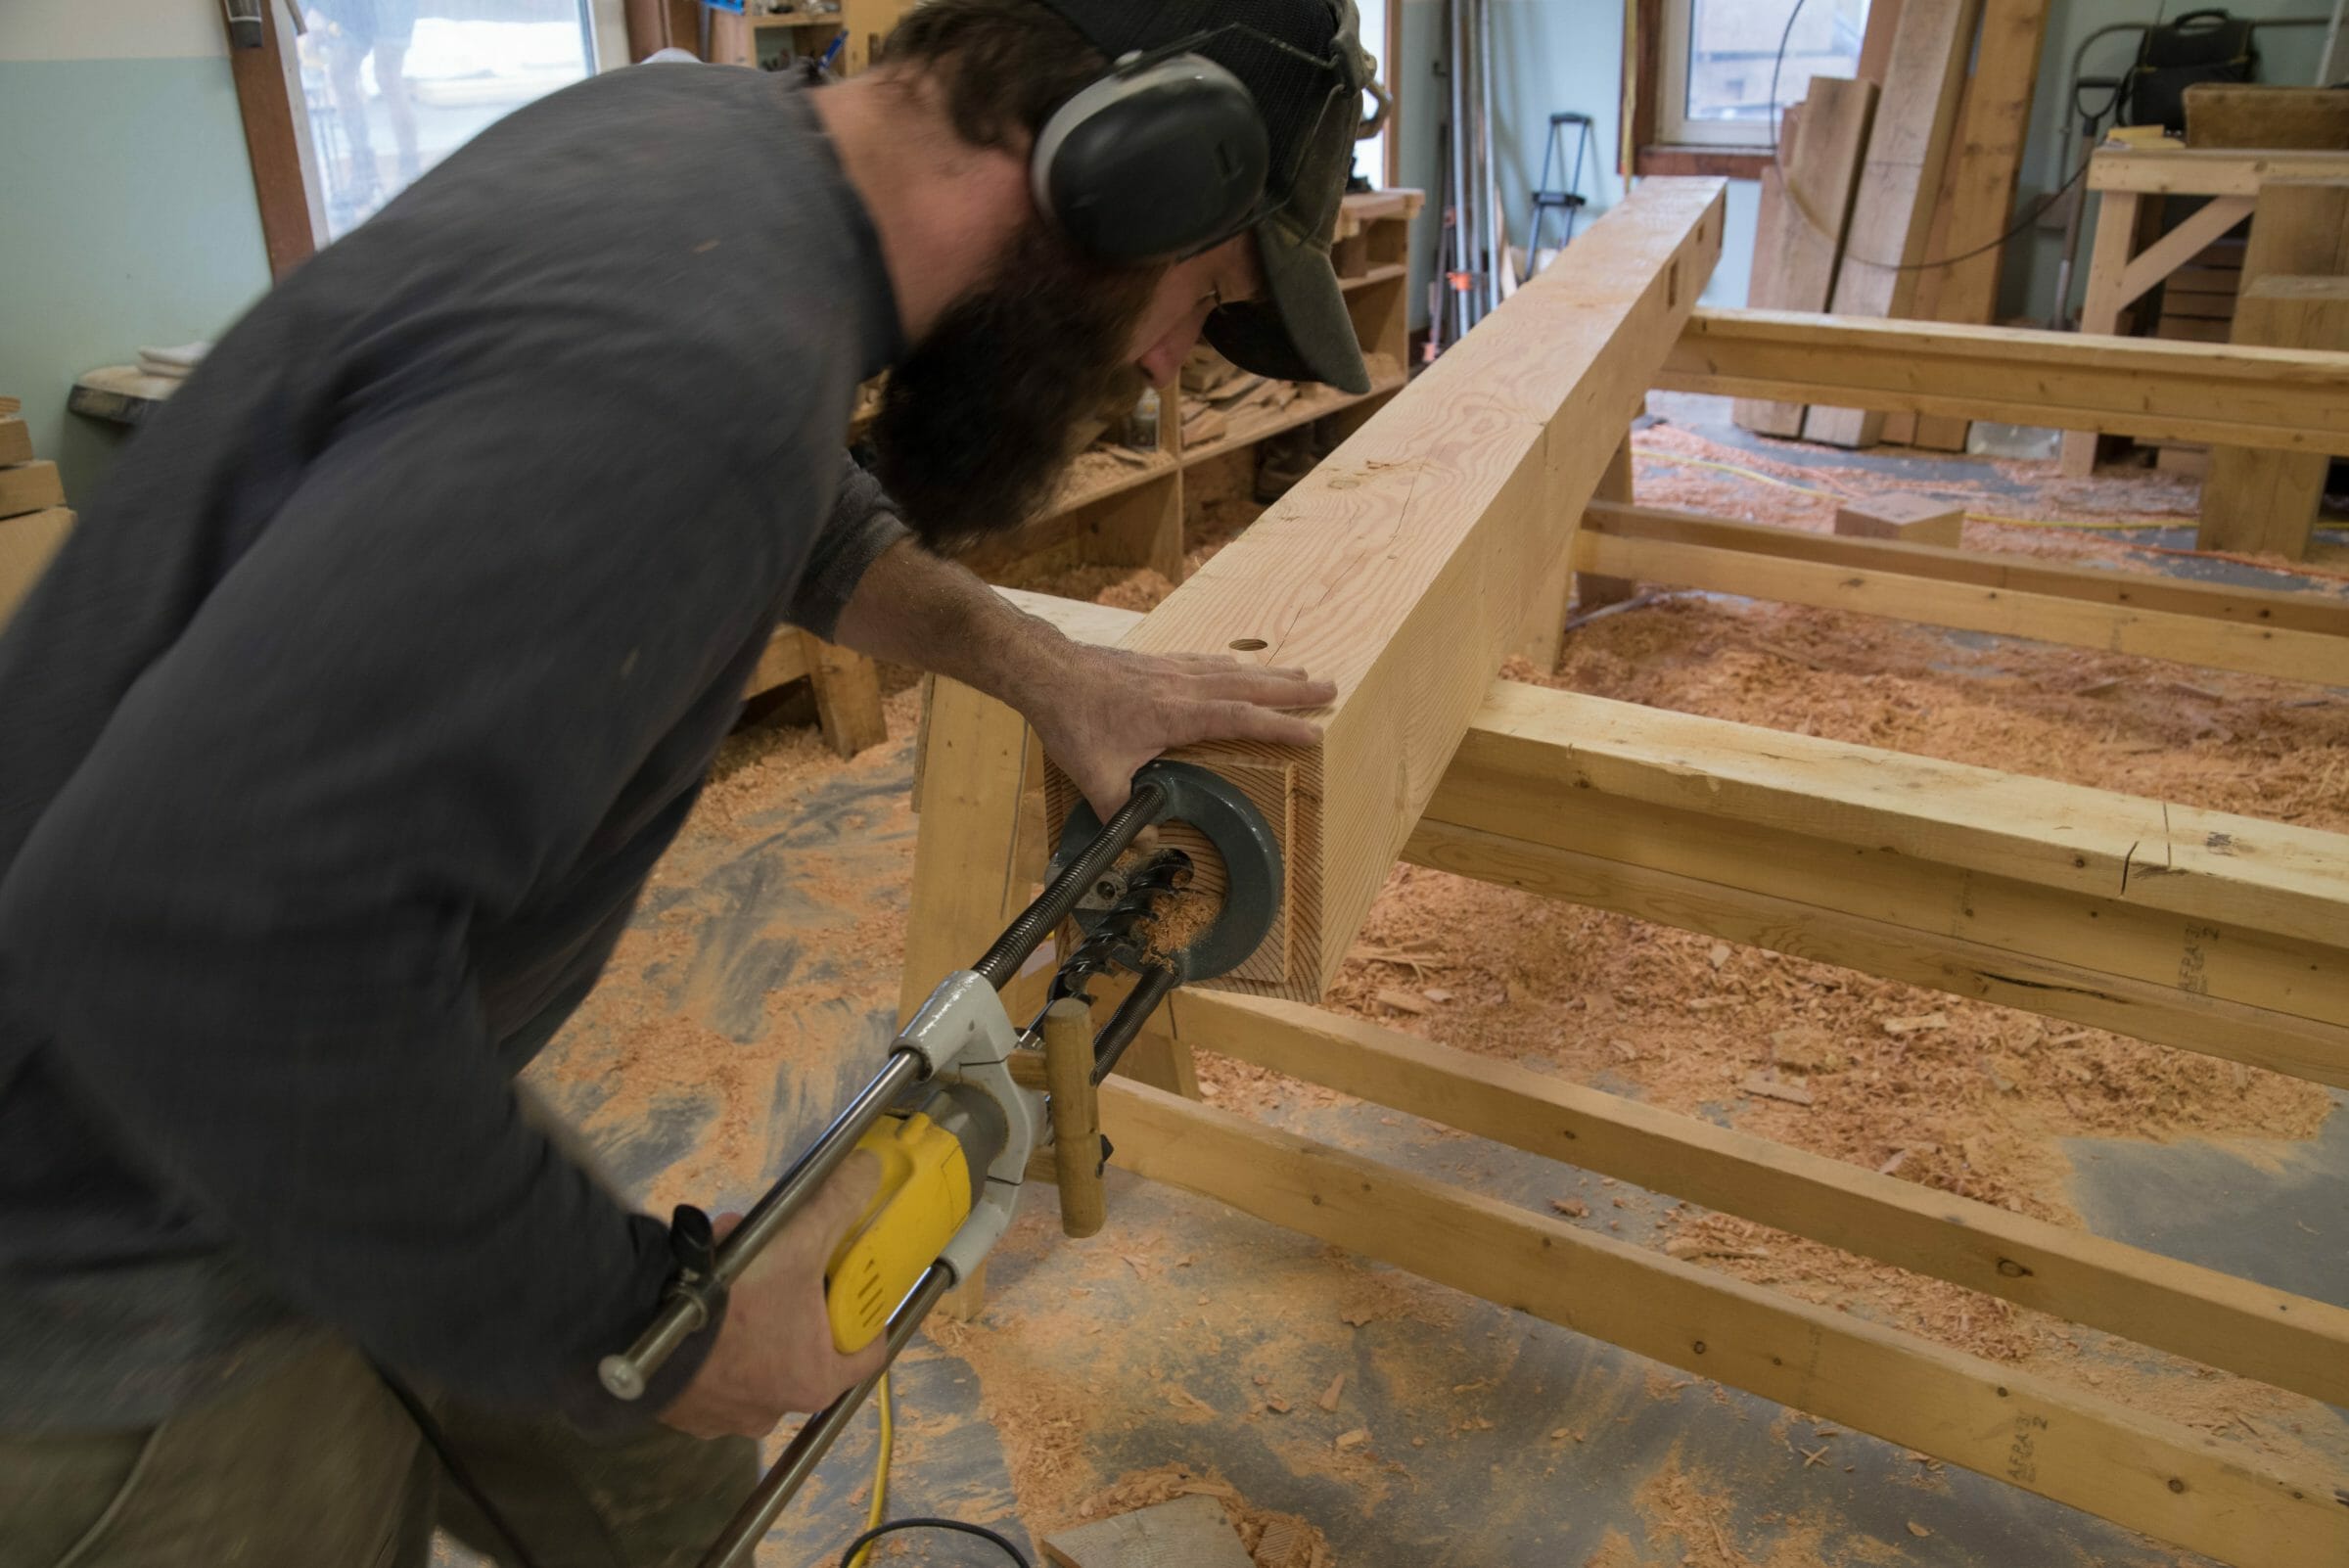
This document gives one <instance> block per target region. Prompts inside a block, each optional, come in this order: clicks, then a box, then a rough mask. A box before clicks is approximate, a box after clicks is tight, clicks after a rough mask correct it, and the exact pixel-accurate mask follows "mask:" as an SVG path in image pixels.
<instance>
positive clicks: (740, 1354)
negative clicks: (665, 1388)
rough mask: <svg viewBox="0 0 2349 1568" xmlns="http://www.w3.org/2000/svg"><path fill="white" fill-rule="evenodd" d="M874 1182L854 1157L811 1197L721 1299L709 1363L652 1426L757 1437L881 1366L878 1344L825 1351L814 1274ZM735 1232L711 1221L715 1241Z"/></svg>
mask: <svg viewBox="0 0 2349 1568" xmlns="http://www.w3.org/2000/svg"><path fill="white" fill-rule="evenodd" d="M880 1179H881V1162H880V1161H878V1160H876V1159H874V1158H873V1157H872V1156H871V1155H869V1154H864V1153H856V1154H852V1155H850V1156H849V1158H848V1160H847V1161H846V1162H845V1163H844V1164H843V1165H842V1166H841V1168H840V1169H839V1170H838V1171H835V1172H833V1173H832V1177H831V1179H830V1180H828V1181H826V1182H825V1183H824V1184H823V1186H822V1187H821V1188H820V1189H819V1190H818V1191H817V1192H816V1195H815V1198H814V1200H813V1201H812V1202H811V1203H809V1204H808V1206H807V1208H806V1211H805V1212H804V1213H802V1214H801V1215H800V1217H799V1218H798V1219H797V1220H795V1221H793V1222H791V1224H790V1225H789V1226H788V1227H787V1228H786V1229H785V1230H784V1231H783V1233H782V1234H781V1235H778V1236H777V1237H775V1239H774V1240H773V1241H772V1242H770V1243H769V1244H768V1246H767V1249H766V1250H765V1251H764V1252H762V1253H760V1255H759V1261H758V1262H757V1263H755V1264H753V1265H751V1267H750V1268H749V1269H748V1270H747V1271H746V1272H745V1273H744V1274H743V1276H742V1277H741V1278H740V1279H738V1280H736V1281H735V1282H734V1288H733V1289H732V1290H730V1291H728V1292H727V1293H726V1315H725V1319H724V1321H723V1322H722V1323H721V1324H720V1325H719V1327H718V1331H717V1343H716V1344H715V1345H714V1346H712V1347H711V1349H710V1356H709V1359H708V1360H704V1361H703V1362H702V1364H701V1367H700V1369H699V1370H697V1371H696V1372H695V1373H694V1374H693V1381H692V1382H690V1383H688V1384H686V1385H685V1392H684V1393H682V1394H679V1395H678V1396H677V1397H676V1398H675V1399H674V1400H672V1401H670V1402H669V1407H668V1409H666V1410H663V1411H662V1412H661V1419H662V1420H663V1421H664V1422H666V1423H667V1424H668V1425H670V1426H673V1427H675V1428H676V1429H677V1430H678V1431H680V1432H687V1433H690V1434H692V1435H693V1436H695V1437H700V1438H716V1437H764V1436H766V1434H767V1433H769V1432H771V1431H773V1430H774V1429H775V1427H776V1425H777V1424H778V1423H779V1422H781V1421H782V1419H783V1417H784V1416H786V1415H789V1414H792V1413H794V1412H795V1411H798V1412H808V1413H812V1412H814V1411H816V1410H820V1409H822V1408H823V1407H825V1406H827V1405H829V1404H831V1403H832V1401H833V1400H834V1399H836V1398H838V1397H839V1395H840V1394H841V1393H842V1392H843V1391H845V1390H847V1389H848V1388H850V1387H852V1386H853V1385H854V1384H856V1383H857V1382H859V1381H861V1380H862V1379H864V1378H866V1377H868V1376H870V1375H871V1374H873V1373H874V1372H877V1371H879V1370H880V1369H881V1367H882V1364H883V1362H884V1361H885V1360H887V1359H888V1349H889V1346H888V1342H887V1339H886V1338H880V1339H875V1340H874V1341H873V1342H872V1343H871V1344H870V1345H867V1346H866V1347H865V1348H864V1349H862V1350H860V1351H858V1352H857V1353H856V1354H855V1355H853V1356H843V1355H841V1354H840V1352H839V1351H837V1350H834V1349H833V1348H832V1322H831V1319H830V1317H829V1316H827V1315H826V1314H825V1310H824V1266H825V1265H826V1264H827V1263H829V1262H831V1259H832V1252H833V1249H834V1248H836V1247H838V1246H839V1245H840V1243H841V1240H842V1239H843V1238H844V1237H846V1236H847V1235H848V1233H849V1232H850V1230H852V1228H854V1226H855V1224H856V1221H857V1218H858V1217H859V1216H860V1215H862V1214H863V1212H864V1205H865V1202H866V1200H867V1199H869V1198H870V1197H871V1196H872V1195H873V1188H874V1187H875V1186H876V1185H877V1184H878V1183H879V1182H880ZM741 1222H742V1216H740V1215H721V1216H719V1217H718V1221H717V1227H716V1228H717V1233H718V1234H719V1235H720V1236H723V1235H725V1233H726V1232H727V1231H729V1230H732V1229H733V1228H734V1226H735V1225H737V1224H739V1223H741Z"/></svg>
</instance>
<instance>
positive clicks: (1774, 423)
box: [1729, 76, 1876, 437]
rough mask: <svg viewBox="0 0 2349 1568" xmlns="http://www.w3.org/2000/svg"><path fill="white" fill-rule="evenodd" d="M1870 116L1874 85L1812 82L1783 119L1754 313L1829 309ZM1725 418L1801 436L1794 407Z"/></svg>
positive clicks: (1757, 253) (1768, 192)
mask: <svg viewBox="0 0 2349 1568" xmlns="http://www.w3.org/2000/svg"><path fill="white" fill-rule="evenodd" d="M1875 109H1876V88H1875V84H1874V83H1873V82H1867V81H1846V80H1843V79H1840V78H1838V77H1834V76H1814V77H1812V78H1811V90H1810V92H1809V94H1808V95H1807V96H1806V97H1805V98H1804V100H1803V102H1802V103H1801V104H1800V105H1798V106H1797V107H1796V109H1790V110H1788V111H1787V112H1786V128H1785V129H1783V130H1781V132H1780V138H1779V139H1780V142H1781V145H1782V148H1783V151H1782V153H1781V156H1780V159H1779V162H1780V163H1782V164H1783V166H1784V171H1783V175H1782V176H1781V174H1780V171H1779V169H1778V168H1777V167H1776V166H1773V167H1772V168H1771V169H1770V170H1768V171H1766V172H1765V173H1764V175H1763V183H1762V213H1761V217H1760V218H1759V219H1758V220H1757V224H1756V228H1755V232H1754V281H1753V287H1752V289H1751V290H1750V291H1749V293H1748V300H1749V302H1750V303H1751V304H1752V305H1753V306H1754V308H1756V309H1758V310H1824V309H1826V308H1827V300H1828V298H1829V297H1830V296H1831V295H1832V294H1833V292H1834V288H1835V263H1836V259H1837V257H1838V256H1840V255H1841V254H1842V252H1843V236H1844V230H1845V228H1846V227H1847V226H1848V225H1849V223H1850V221H1851V215H1852V193H1853V188H1854V186H1855V184H1856V183H1857V181H1858V180H1859V177H1860V163H1861V155H1862V154H1863V153H1864V152H1865V149H1866V146H1867V132H1868V126H1869V124H1870V123H1871V122H1872V120H1873V119H1874V116H1875ZM1797 110H1799V111H1800V113H1799V114H1798V113H1797ZM1773 190H1774V194H1775V195H1776V197H1777V201H1776V203H1775V204H1774V205H1773V202H1772V200H1771V199H1772V196H1773ZM1729 417H1730V418H1731V419H1733V420H1735V421H1736V422H1737V424H1739V425H1741V426H1743V427H1744V428H1745V429H1747V430H1750V431H1756V432H1759V433H1760V434H1762V435H1765V436H1784V437H1795V436H1800V435H1801V434H1802V433H1803V408H1802V405H1801V404H1799V403H1787V402H1778V401H1774V400H1772V399H1767V398H1740V399H1738V400H1737V402H1736V403H1734V404H1733V405H1732V406H1731V408H1730V411H1729Z"/></svg>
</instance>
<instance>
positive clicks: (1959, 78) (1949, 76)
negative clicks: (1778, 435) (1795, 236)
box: [1803, 0, 1982, 446]
mask: <svg viewBox="0 0 2349 1568" xmlns="http://www.w3.org/2000/svg"><path fill="white" fill-rule="evenodd" d="M1981 5H1982V0H1907V3H1906V4H1905V5H1903V7H1902V8H1901V21H1900V29H1899V31H1898V32H1897V33H1896V34H1895V36H1894V38H1893V44H1892V58H1891V61H1890V62H1889V63H1888V64H1887V66H1886V68H1885V76H1884V92H1883V96H1882V99H1881V100H1880V102H1879V103H1878V105H1877V109H1876V115H1875V118H1874V121H1873V123H1872V124H1871V125H1870V126H1869V128H1868V135H1867V159H1866V162H1865V165H1864V166H1863V167H1862V170H1861V174H1860V184H1859V188H1858V190H1857V192H1856V193H1855V194H1854V196H1853V199H1852V219H1851V226H1850V230H1849V233H1848V236H1847V238H1846V240H1845V244H1844V252H1843V257H1842V259H1841V260H1840V261H1839V262H1838V263H1837V266H1836V272H1835V291H1834V298H1833V301H1832V308H1833V310H1834V312H1835V313H1836V314H1837V315H1844V316H1906V315H1909V314H1910V313H1911V306H1912V304H1913V302H1914V300H1915V298H1916V285H1917V275H1916V273H1915V272H1913V271H1911V270H1908V268H1910V267H1911V265H1913V264H1914V263H1915V262H1918V261H1921V260H1923V259H1925V254H1924V249H1925V243H1926V239H1927V237H1928V235H1929V233H1930V231H1931V228H1932V216H1933V213H1932V208H1933V203H1932V199H1931V198H1932V194H1933V193H1934V192H1935V191H1938V190H1939V189H1940V188H1941V175H1942V164H1943V161H1944V159H1946V158H1947V156H1948V153H1949V147H1950V139H1951V133H1952V130H1953V128H1954V126H1955V124H1956V121H1957V97H1958V90H1959V88H1960V87H1961V85H1962V84H1963V82H1964V80H1965V67H1966V59H1967V54H1968V46H1969V45H1970V44H1971V43H1972V41H1973V35H1974V23H1975V21H1976V20H1977V19H1978V18H1979V16H1980V15H1981ZM1886 263H1897V264H1895V265H1887V264H1886ZM1883 428H1884V419H1883V415H1882V414H1881V413H1879V412H1877V411H1874V410H1868V409H1854V408H1832V407H1830V408H1819V407H1814V408H1813V409H1812V410H1811V411H1810V413H1809V415H1808V416H1806V417H1805V419H1804V421H1803V435H1804V436H1805V437H1806V438H1808V439H1811V440H1815V441H1824V442H1826V443H1828V444H1830V445H1835V446H1872V445H1873V444H1875V442H1876V440H1877V438H1879V436H1880V435H1881V434H1882V432H1883Z"/></svg>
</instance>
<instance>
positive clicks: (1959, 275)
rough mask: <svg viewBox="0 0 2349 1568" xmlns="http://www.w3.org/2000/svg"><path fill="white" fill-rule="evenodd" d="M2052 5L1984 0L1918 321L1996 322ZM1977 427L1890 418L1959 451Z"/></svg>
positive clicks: (1941, 419) (1898, 427)
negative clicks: (2008, 234) (2006, 243)
mask: <svg viewBox="0 0 2349 1568" xmlns="http://www.w3.org/2000/svg"><path fill="white" fill-rule="evenodd" d="M2047 34H2048V0H1984V4H1983V7H1982V35H1981V40H1980V43H1979V45H1978V46H1977V48H1976V49H1975V53H1974V70H1973V74H1972V75H1971V76H1970V77H1968V78H1967V79H1966V83H1965V86H1964V89H1963V95H1962V98H1961V102H1960V107H1959V111H1958V123H1957V139H1956V141H1955V142H1953V143H1952V145H1951V148H1950V152H1949V156H1948V157H1947V158H1946V159H1944V161H1943V171H1942V184H1941V199H1940V202H1939V204H1938V205H1937V207H1936V208H1935V210H1934V214H1933V223H1932V227H1931V229H1930V230H1929V232H1928V234H1927V237H1926V243H1925V257H1924V259H1925V260H1926V261H1927V262H1928V263H1931V262H1934V261H1940V260H1945V259H1946V261H1947V263H1948V264H1947V265H1943V266H1934V265H1930V264H1928V265H1927V266H1925V267H1924V268H1922V269H1921V270H1920V271H1919V272H1918V273H1917V284H1916V300H1915V308H1914V309H1913V310H1911V312H1910V314H1911V316H1913V317H1914V319H1916V320H1918V321H1952V322H1957V323H1960V324H1962V325H1966V326H1975V327H1987V326H1989V325H1991V324H1992V322H1994V321H1996V320H1997V319H1998V308H1999V272H2000V264H2001V262H2002V261H2003V259H2004V256H2005V254H2006V252H2005V246H2004V243H2003V238H2004V235H2005V233H2006V230H2007V228H2008V227H2009V226H2010V225H2011V223H2012V221H2013V212H2014V191H2015V184H2016V181H2017V180H2018V178H2019V177H2020V175H2021V173H2022V167H2023V140H2024V137H2025V136H2026V135H2027V134H2028V133H2029V131H2030V128H2031V99H2032V94H2033V93H2034V91H2035V90H2036V89H2037V87H2038V83H2039V56H2040V50H2041V48H2042V47H2043V45H2044V44H2045V43H2046V41H2047ZM1970 428H1971V422H1970V421H1967V420H1962V419H1952V418H1949V417H1947V416H1940V415H1917V416H1914V417H1903V416H1900V415H1894V416H1891V417H1890V418H1888V419H1887V420H1886V421H1885V429H1884V438H1885V439H1886V440H1889V441H1893V442H1895V443H1898V444H1902V445H1910V446H1923V447H1929V448H1931V449H1933V450H1936V451H1945V452H1961V451H1963V450H1965V438H1966V433H1967V431H1968V430H1969V429H1970Z"/></svg>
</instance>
